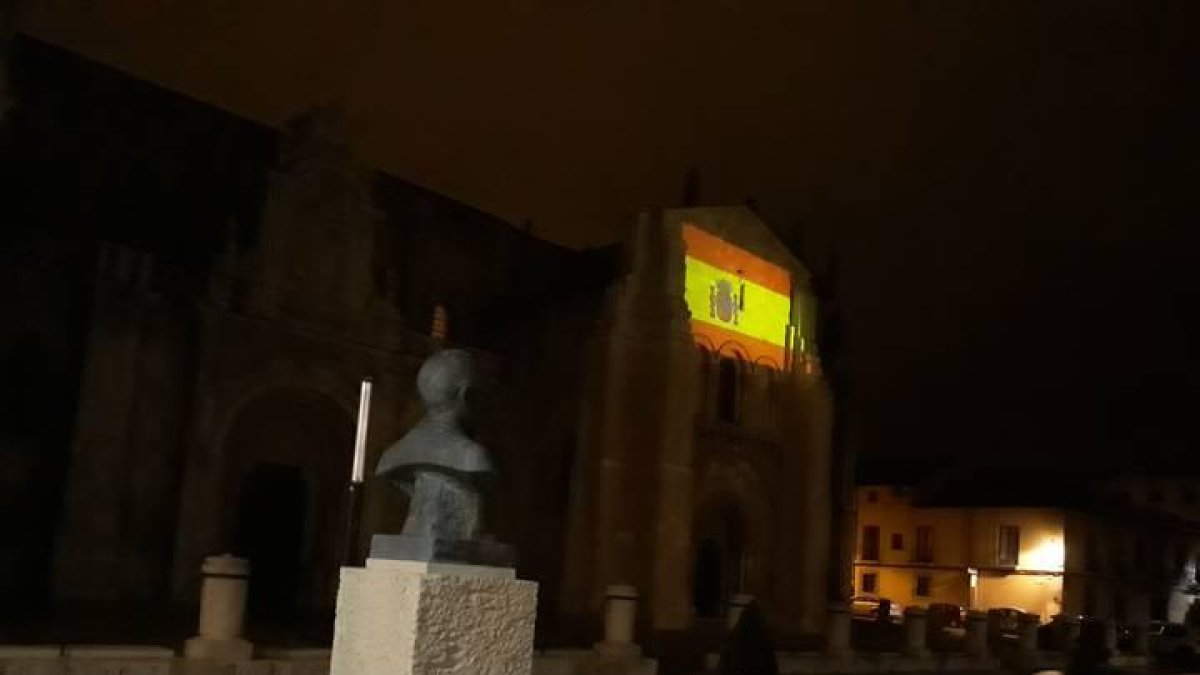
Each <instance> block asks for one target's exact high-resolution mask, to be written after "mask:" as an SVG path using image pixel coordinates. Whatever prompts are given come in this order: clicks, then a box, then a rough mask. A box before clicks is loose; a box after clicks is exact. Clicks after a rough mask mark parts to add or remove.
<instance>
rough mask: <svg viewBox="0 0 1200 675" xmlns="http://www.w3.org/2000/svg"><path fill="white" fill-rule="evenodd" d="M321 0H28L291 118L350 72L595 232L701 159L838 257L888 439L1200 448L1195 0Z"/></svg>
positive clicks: (362, 136)
mask: <svg viewBox="0 0 1200 675" xmlns="http://www.w3.org/2000/svg"><path fill="white" fill-rule="evenodd" d="M305 7H306V8H307V11H306V12H296V11H294V10H293V9H291V3H289V2H285V1H284V0H273V1H271V2H266V1H262V2H254V3H224V2H203V3H194V2H172V3H162V2H160V3H145V2H132V1H131V2H119V3H107V2H106V3H76V2H64V1H61V0H59V1H48V2H43V3H36V6H35V4H34V3H28V2H27V3H26V5H25V10H26V13H25V16H24V17H23V18H22V20H21V22H22V26H23V28H24V30H26V31H27V32H29V33H30V34H32V35H35V36H37V37H40V38H42V39H45V40H48V41H50V42H54V43H57V44H61V45H65V46H68V47H70V48H72V49H75V50H78V51H80V52H82V53H85V54H87V55H89V56H90V57H92V58H95V59H98V60H100V61H103V62H106V63H109V64H111V65H114V66H116V67H118V68H121V69H123V70H126V71H129V72H132V73H134V74H136V75H138V76H140V77H144V78H147V79H150V80H152V81H155V82H159V83H161V84H163V85H165V86H168V87H170V88H172V89H175V90H178V91H181V92H183V93H186V94H189V95H192V96H195V97H197V98H200V99H203V100H206V101H209V102H213V103H215V104H217V105H219V106H221V107H223V108H226V109H228V110H231V111H233V112H236V113H238V114H241V115H244V116H246V117H249V118H251V119H255V120H258V121H262V122H266V123H268V124H271V125H274V126H280V125H281V123H282V121H283V120H284V119H286V118H287V117H289V116H290V115H293V114H296V113H298V112H300V111H301V110H303V109H304V108H305V107H307V106H309V105H311V104H313V103H318V102H322V101H324V100H329V99H335V100H339V101H341V102H342V103H343V104H344V105H345V107H346V109H347V111H348V114H349V116H350V119H351V122H352V126H353V132H354V134H355V138H356V141H357V145H358V150H359V152H360V154H362V156H363V157H364V158H365V159H367V160H368V161H369V162H371V163H372V164H375V165H377V166H379V167H380V168H382V169H384V170H386V171H388V172H390V173H392V174H394V175H396V176H397V177H400V178H403V179H405V180H409V181H412V182H414V183H418V184H421V185H425V186H427V187H430V188H432V189H434V190H437V191H439V192H443V193H445V194H447V195H449V196H451V197H454V198H456V199H460V200H463V201H465V202H468V203H471V204H473V205H476V206H478V207H480V208H483V209H485V210H487V211H490V212H493V213H496V214H498V215H500V216H502V217H505V218H508V219H510V220H512V221H514V222H516V221H518V220H520V219H523V218H531V219H532V221H533V227H534V230H535V231H536V232H538V233H539V234H541V235H543V236H546V237H548V238H551V239H554V240H557V241H560V242H563V243H565V244H568V245H572V246H587V245H599V244H603V243H607V242H610V241H613V240H615V239H616V238H617V237H619V236H620V234H621V225H622V223H623V220H624V218H626V217H627V216H628V215H629V214H632V213H635V212H637V211H639V210H641V209H644V208H647V207H651V206H656V205H664V206H670V205H675V204H678V203H679V201H680V199H681V198H682V193H683V182H684V178H683V177H684V175H685V173H686V172H687V171H688V170H689V167H695V168H696V172H697V175H698V176H699V185H700V199H701V201H702V202H703V203H708V204H725V203H738V202H742V201H743V200H744V199H746V198H748V197H752V198H753V199H754V200H755V203H756V204H758V207H759V209H760V211H761V212H762V213H763V214H764V216H765V217H766V218H767V219H768V221H769V222H770V223H772V225H774V226H775V227H776V228H777V229H778V230H779V231H780V232H781V233H783V236H784V237H785V239H787V240H789V242H790V243H792V244H795V245H799V244H803V250H804V251H805V252H806V254H807V255H808V256H809V258H810V259H812V260H813V261H814V264H813V266H814V267H822V266H823V265H824V261H826V260H828V259H829V257H830V256H831V255H835V256H836V258H837V260H838V263H839V268H838V269H839V272H840V274H839V277H838V278H839V283H838V288H837V299H838V301H839V304H840V314H841V316H842V317H843V318H844V321H845V328H844V331H843V334H844V336H845V356H846V367H847V377H846V382H845V384H846V391H847V396H848V405H847V407H846V413H847V421H848V423H849V428H850V438H851V440H852V442H853V444H854V446H855V447H856V448H857V449H858V450H859V451H861V452H862V453H864V454H868V455H889V454H890V455H896V454H898V453H921V454H927V453H932V454H938V453H948V454H952V455H955V456H956V457H958V458H960V459H966V460H970V459H973V458H979V457H995V456H1017V457H1024V456H1036V457H1039V458H1046V457H1059V458H1081V457H1082V458H1097V457H1100V458H1115V457H1121V456H1125V457H1134V456H1135V455H1134V454H1133V453H1136V457H1138V458H1145V457H1148V456H1150V455H1153V454H1154V453H1156V452H1160V451H1162V450H1163V449H1164V448H1165V449H1167V450H1170V452H1171V453H1174V455H1173V456H1176V457H1181V456H1185V455H1190V454H1193V453H1191V452H1190V451H1189V450H1188V448H1191V447H1193V446H1192V444H1193V443H1194V441H1195V440H1196V438H1195V436H1196V434H1195V432H1194V430H1193V427H1194V425H1193V424H1191V422H1190V419H1191V418H1192V415H1191V412H1192V411H1191V405H1192V403H1193V402H1194V401H1196V400H1197V397H1196V393H1197V383H1196V376H1197V364H1196V349H1197V348H1196V346H1195V345H1197V338H1200V335H1198V333H1200V331H1198V330H1197V328H1198V325H1197V323H1196V319H1195V318H1194V317H1195V311H1196V302H1195V298H1196V293H1197V291H1198V290H1200V289H1198V283H1197V281H1196V280H1195V278H1194V275H1193V274H1192V270H1193V267H1194V266H1193V265H1192V264H1191V258H1192V256H1193V251H1194V250H1195V246H1194V245H1193V244H1194V240H1195V239H1196V237H1195V235H1194V234H1193V228H1192V223H1193V222H1194V220H1195V217H1194V213H1195V208H1194V207H1195V201H1196V200H1195V199H1194V197H1193V193H1194V192H1195V190H1194V189H1193V187H1192V186H1193V184H1194V183H1195V177H1196V175H1197V172H1196V168H1197V167H1196V158H1197V156H1198V155H1197V152H1196V151H1197V143H1196V140H1197V138H1196V124H1197V123H1196V120H1198V119H1200V115H1198V113H1200V105H1198V102H1197V96H1196V89H1195V87H1189V85H1191V84H1192V81H1193V80H1195V72H1196V70H1197V69H1196V66H1197V65H1200V63H1198V62H1197V59H1196V58H1195V57H1196V51H1195V50H1196V47H1195V43H1196V40H1195V39H1194V35H1193V33H1194V29H1195V27H1196V26H1200V3H1196V2H1194V1H1191V0H1180V1H1179V2H1165V1H1161V0H1159V1H1153V0H1143V1H1135V0H1125V1H1121V2H1117V1H1113V0H1095V1H1088V2H1083V1H1080V2H1070V1H1067V0H1059V1H1056V2H1045V1H1041V0H1025V1H1018V0H1012V1H1007V2H1000V1H992V2H985V1H971V0H945V1H943V2H936V1H933V0H877V1H872V2H867V1H865V0H862V1H859V2H854V1H851V0H823V1H819V2H818V1H808V0H764V1H763V2H758V3H753V2H742V3H738V2H733V1H732V0H705V1H703V2H683V1H678V0H644V1H642V2H596V1H595V0H555V1H554V2H549V1H546V2H542V1H541V0H508V1H507V2H501V1H499V0H497V1H496V2H479V3H471V6H470V7H469V8H468V7H467V5H465V4H464V5H459V4H455V3H444V2H408V3H384V2H379V1H378V0H320V1H314V2H312V3H305ZM1064 461H1078V459H1070V460H1064Z"/></svg>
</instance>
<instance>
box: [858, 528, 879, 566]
mask: <svg viewBox="0 0 1200 675" xmlns="http://www.w3.org/2000/svg"><path fill="white" fill-rule="evenodd" d="M862 558H863V560H879V526H878V525H867V526H866V527H864V528H863V539H862Z"/></svg>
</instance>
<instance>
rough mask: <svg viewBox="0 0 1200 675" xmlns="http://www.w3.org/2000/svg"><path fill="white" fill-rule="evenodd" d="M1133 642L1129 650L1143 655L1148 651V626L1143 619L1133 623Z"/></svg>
mask: <svg viewBox="0 0 1200 675" xmlns="http://www.w3.org/2000/svg"><path fill="white" fill-rule="evenodd" d="M1132 628H1133V636H1132V637H1133V644H1132V645H1130V651H1132V652H1133V653H1134V654H1138V655H1143V654H1149V653H1150V626H1149V624H1147V623H1146V622H1145V621H1138V622H1137V623H1135V624H1133V626H1132Z"/></svg>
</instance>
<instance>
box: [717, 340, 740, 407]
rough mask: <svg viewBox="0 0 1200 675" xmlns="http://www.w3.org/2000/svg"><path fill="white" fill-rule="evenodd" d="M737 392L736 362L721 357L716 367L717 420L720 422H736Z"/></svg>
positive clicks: (726, 357)
mask: <svg viewBox="0 0 1200 675" xmlns="http://www.w3.org/2000/svg"><path fill="white" fill-rule="evenodd" d="M737 391H738V362H737V360H735V359H732V358H730V357H728V356H723V357H721V361H720V363H719V364H718V366H717V419H719V420H720V421H722V422H728V423H729V424H733V423H735V422H737V412H738V411H737Z"/></svg>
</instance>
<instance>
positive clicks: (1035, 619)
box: [1018, 614, 1042, 656]
mask: <svg viewBox="0 0 1200 675" xmlns="http://www.w3.org/2000/svg"><path fill="white" fill-rule="evenodd" d="M1041 620H1042V619H1041V617H1040V616H1038V615H1037V614H1022V615H1021V620H1020V641H1019V643H1018V644H1019V646H1020V650H1021V654H1022V655H1024V656H1033V655H1035V654H1037V651H1038V626H1039V625H1040V624H1041Z"/></svg>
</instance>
